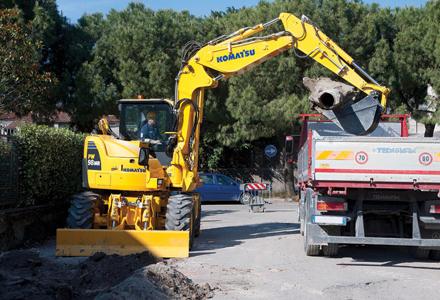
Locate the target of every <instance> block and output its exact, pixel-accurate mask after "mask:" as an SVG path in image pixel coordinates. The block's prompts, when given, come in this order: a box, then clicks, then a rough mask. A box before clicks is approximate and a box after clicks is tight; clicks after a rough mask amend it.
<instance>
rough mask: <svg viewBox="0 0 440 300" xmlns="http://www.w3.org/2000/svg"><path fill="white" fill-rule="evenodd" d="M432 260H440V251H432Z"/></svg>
mask: <svg viewBox="0 0 440 300" xmlns="http://www.w3.org/2000/svg"><path fill="white" fill-rule="evenodd" d="M430 258H431V259H432V260H440V250H431V255H430Z"/></svg>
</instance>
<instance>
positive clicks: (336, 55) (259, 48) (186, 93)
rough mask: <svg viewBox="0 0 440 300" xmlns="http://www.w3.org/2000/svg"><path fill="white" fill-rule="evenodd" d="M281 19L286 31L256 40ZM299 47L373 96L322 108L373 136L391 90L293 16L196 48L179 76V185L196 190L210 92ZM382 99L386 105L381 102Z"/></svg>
mask: <svg viewBox="0 0 440 300" xmlns="http://www.w3.org/2000/svg"><path fill="white" fill-rule="evenodd" d="M279 21H281V22H282V24H283V26H284V31H281V32H278V33H274V34H269V35H266V36H261V35H259V36H255V35H257V34H259V33H261V32H263V31H264V30H266V29H267V28H268V27H270V26H271V25H273V24H275V23H277V22H279ZM292 48H293V49H294V50H295V49H298V50H300V51H301V52H303V53H304V57H310V58H312V59H314V60H315V61H317V62H318V63H320V64H321V65H323V66H324V67H326V68H327V69H329V70H330V71H332V72H333V73H335V74H336V75H338V76H339V77H341V78H343V79H344V80H345V81H347V82H348V83H349V84H351V85H353V86H354V87H356V88H357V89H359V90H360V91H362V92H364V93H365V94H367V95H368V96H367V97H366V98H365V99H366V100H365V101H363V100H361V101H359V102H356V103H346V104H340V105H333V103H330V104H329V103H328V102H325V103H322V104H321V105H318V107H317V109H318V110H319V111H320V112H322V113H324V115H326V116H327V117H328V118H330V119H331V120H332V121H334V122H335V123H336V124H337V125H339V126H340V127H342V128H344V129H345V130H347V131H349V132H352V133H354V134H358V135H361V134H366V133H368V132H371V131H372V130H373V129H374V128H375V127H376V126H377V123H378V120H379V117H380V113H381V112H382V111H383V110H384V108H385V106H386V102H387V95H388V94H389V89H388V88H386V87H383V86H380V85H379V84H378V83H377V82H376V81H375V80H374V79H373V78H371V76H369V75H368V74H367V73H366V72H365V71H363V70H362V69H361V68H360V67H359V66H358V65H357V64H356V63H355V62H354V60H353V58H352V57H350V56H349V55H348V54H347V53H346V52H345V51H344V50H342V49H341V48H340V47H339V46H338V45H337V44H336V43H335V42H334V41H332V40H331V39H330V38H329V37H327V36H326V35H325V34H324V33H323V32H322V31H320V30H319V29H318V28H317V27H316V26H315V25H314V24H313V23H312V22H311V21H310V20H309V19H308V18H307V17H305V16H303V17H302V18H301V19H299V18H297V17H296V16H294V15H292V14H289V13H281V14H280V15H279V17H278V18H276V19H274V20H272V21H270V22H267V23H265V24H258V25H256V26H254V27H246V28H242V29H240V30H238V31H236V32H233V33H231V34H229V35H225V36H220V37H218V38H216V39H214V40H212V41H210V42H208V43H207V44H206V45H204V46H203V47H199V46H198V45H195V44H190V45H189V47H188V48H187V49H186V55H185V57H184V60H183V64H182V68H181V70H180V72H179V74H178V76H177V78H176V92H175V93H176V94H175V101H176V109H177V111H178V124H177V131H176V132H175V142H174V146H175V147H174V151H173V158H172V161H171V165H170V167H168V169H167V173H168V174H170V175H171V182H172V185H173V186H174V187H178V188H182V190H183V191H191V190H193V189H194V188H195V187H196V185H197V182H198V178H197V165H198V161H197V160H198V148H199V135H200V125H201V121H202V116H203V107H204V91H205V89H208V88H215V87H217V85H218V82H219V80H221V79H227V78H229V77H232V76H235V75H239V74H241V73H244V72H246V71H247V70H249V69H250V68H252V67H255V66H257V65H259V64H261V63H263V62H264V61H266V60H268V59H270V58H271V57H274V56H277V55H278V54H280V53H282V52H284V51H286V50H289V49H292ZM379 98H380V103H379V102H378V100H376V99H379Z"/></svg>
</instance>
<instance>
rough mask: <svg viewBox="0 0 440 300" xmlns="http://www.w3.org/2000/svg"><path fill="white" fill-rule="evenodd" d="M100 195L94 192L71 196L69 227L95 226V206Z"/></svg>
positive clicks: (68, 217) (84, 227)
mask: <svg viewBox="0 0 440 300" xmlns="http://www.w3.org/2000/svg"><path fill="white" fill-rule="evenodd" d="M98 197H99V196H98V195H97V194H94V193H92V192H83V193H79V194H75V195H73V196H72V197H71V198H70V208H69V211H68V214H67V227H69V228H79V229H90V228H92V226H93V206H94V203H95V201H97V200H98Z"/></svg>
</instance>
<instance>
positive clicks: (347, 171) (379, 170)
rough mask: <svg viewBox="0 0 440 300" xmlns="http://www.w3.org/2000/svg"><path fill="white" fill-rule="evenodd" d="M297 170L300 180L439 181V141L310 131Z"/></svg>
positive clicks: (413, 182)
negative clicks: (333, 134)
mask: <svg viewBox="0 0 440 300" xmlns="http://www.w3.org/2000/svg"><path fill="white" fill-rule="evenodd" d="M298 171H299V172H298V173H299V177H300V180H301V181H304V180H305V179H306V178H308V179H312V180H315V181H355V182H370V183H371V182H398V183H402V182H404V183H412V184H415V183H440V140H439V139H434V138H400V137H397V138H396V137H393V138H390V137H386V138H378V137H322V136H319V135H317V134H316V133H313V134H311V135H309V141H308V143H306V144H305V145H304V146H303V147H302V148H301V151H300V153H299V159H298Z"/></svg>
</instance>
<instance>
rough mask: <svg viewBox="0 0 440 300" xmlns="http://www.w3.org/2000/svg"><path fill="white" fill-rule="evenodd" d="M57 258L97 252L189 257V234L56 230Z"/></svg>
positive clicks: (157, 231)
mask: <svg viewBox="0 0 440 300" xmlns="http://www.w3.org/2000/svg"><path fill="white" fill-rule="evenodd" d="M56 240H57V241H56V255H57V256H91V255H93V254H95V253H97V252H104V253H105V254H118V255H129V254H134V253H141V252H144V251H149V252H150V253H152V254H153V255H154V256H156V257H164V258H174V257H188V256H189V232H188V231H166V230H163V231H161V230H149V231H140V230H105V229H57V237H56Z"/></svg>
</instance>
